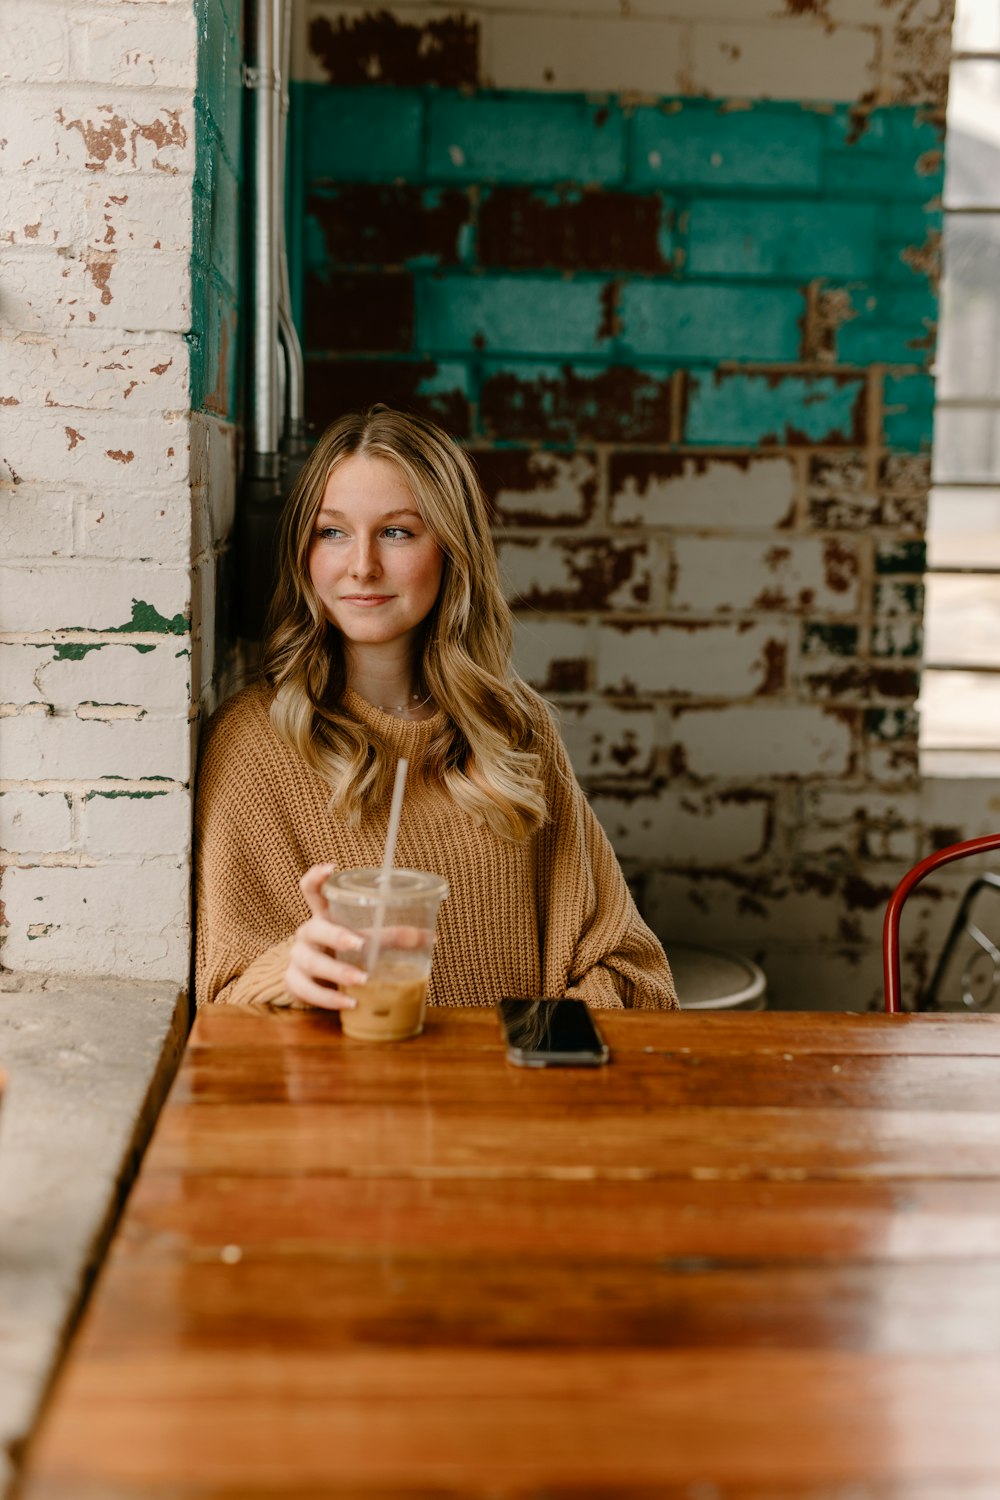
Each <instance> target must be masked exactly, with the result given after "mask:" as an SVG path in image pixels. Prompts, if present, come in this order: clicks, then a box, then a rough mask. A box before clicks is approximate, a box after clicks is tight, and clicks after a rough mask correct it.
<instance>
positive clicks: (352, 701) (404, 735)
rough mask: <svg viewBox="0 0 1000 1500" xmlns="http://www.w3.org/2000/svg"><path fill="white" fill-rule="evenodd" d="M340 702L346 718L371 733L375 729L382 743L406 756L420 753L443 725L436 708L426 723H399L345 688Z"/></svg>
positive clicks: (393, 715)
mask: <svg viewBox="0 0 1000 1500" xmlns="http://www.w3.org/2000/svg"><path fill="white" fill-rule="evenodd" d="M341 702H342V704H343V706H344V708H345V709H346V710H347V712H348V713H349V714H352V715H353V716H354V718H355V719H358V720H360V722H361V723H362V724H367V725H368V726H369V728H371V729H377V730H378V733H379V735H380V736H381V738H382V739H384V740H388V741H389V742H390V744H392V745H393V746H395V748H396V749H398V750H399V752H400V754H401V755H405V754H406V753H407V751H408V750H411V749H423V748H424V747H425V746H427V745H429V744H430V742H431V740H432V739H433V738H434V736H435V735H436V734H438V733H439V732H440V730H441V728H442V726H443V725H444V722H445V715H444V713H443V711H442V710H441V709H440V708H439V709H438V710H437V711H436V712H435V713H433V714H432V715H431V717H430V718H429V719H401V718H399V717H398V715H396V714H387V713H386V712H385V710H384V709H382V708H379V707H378V706H377V705H376V704H374V703H369V702H368V700H367V698H362V696H361V694H360V693H356V692H355V691H354V689H353V688H345V689H344V693H343V696H342V698H341Z"/></svg>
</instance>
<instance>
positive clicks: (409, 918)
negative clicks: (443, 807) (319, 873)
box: [323, 869, 448, 1042]
mask: <svg viewBox="0 0 1000 1500" xmlns="http://www.w3.org/2000/svg"><path fill="white" fill-rule="evenodd" d="M447 894H448V882H447V881H446V880H443V879H442V877H441V876H440V875H432V874H430V873H428V872H427V871H426V870H396V869H394V870H392V871H391V872H390V874H389V877H388V880H386V878H385V877H384V876H383V874H382V871H381V870H375V869H371V870H337V871H336V872H335V873H334V874H333V875H330V876H329V877H328V878H327V879H326V880H325V881H324V882H323V895H324V896H325V898H326V903H327V907H328V909H329V913H330V920H331V922H335V923H336V924H337V925H338V927H349V928H351V929H352V931H354V932H357V933H359V934H360V935H361V936H362V937H363V938H364V939H365V946H364V948H362V949H357V948H343V949H338V951H337V957H338V958H339V959H342V960H343V961H344V962H345V963H349V964H352V965H353V966H354V968H356V969H365V970H366V971H367V973H368V982H367V983H366V984H359V985H355V986H350V985H345V986H344V991H345V993H346V994H348V995H351V996H352V997H353V999H354V1000H356V1001H357V1005H356V1007H355V1008H354V1009H353V1010H342V1011H341V1012H340V1020H341V1025H342V1026H343V1029H344V1033H345V1035H347V1036H350V1037H356V1038H358V1039H359V1040H360V1041H365V1042H399V1041H403V1040H404V1039H405V1038H406V1037H411V1036H416V1035H417V1034H418V1033H419V1032H420V1031H422V1030H423V1025H424V1010H425V1008H426V1005H427V983H428V980H429V978H430V972H431V959H432V957H433V954H434V928H435V924H436V922H437V913H438V907H439V906H440V904H441V902H442V901H443V900H444V899H445V897H446V896H447ZM380 913H381V914H380ZM376 929H377V931H376Z"/></svg>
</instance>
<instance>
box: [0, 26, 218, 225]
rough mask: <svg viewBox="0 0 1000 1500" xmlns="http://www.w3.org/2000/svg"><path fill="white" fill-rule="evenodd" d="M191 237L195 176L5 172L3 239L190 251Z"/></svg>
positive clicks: (0, 214) (1, 180)
mask: <svg viewBox="0 0 1000 1500" xmlns="http://www.w3.org/2000/svg"><path fill="white" fill-rule="evenodd" d="M155 3H163V0H155ZM2 159H3V158H2V156H0V161H2ZM95 177H96V180H95ZM191 237H192V214H191V180H190V178H189V177H186V176H181V175H180V174H177V175H173V176H171V175H159V176H156V177H151V176H150V177H144V176H141V175H140V174H139V173H136V174H135V175H133V176H131V177H130V178H129V180H128V181H127V182H122V181H120V180H117V179H115V180H114V181H110V182H109V181H108V180H107V178H106V177H105V175H104V174H103V173H97V174H94V173H90V172H88V173H87V175H86V176H85V177H84V176H83V175H82V174H81V175H78V176H71V175H68V174H67V173H65V172H61V173H58V174H56V173H54V172H51V171H50V172H48V173H38V174H32V173H24V174H23V175H18V176H15V175H14V174H13V173H9V174H5V175H0V243H4V244H10V245H25V246H41V245H92V246H95V247H97V248H99V249H114V250H118V251H121V250H164V251H168V252H169V251H174V252H175V253H177V254H190V250H191Z"/></svg>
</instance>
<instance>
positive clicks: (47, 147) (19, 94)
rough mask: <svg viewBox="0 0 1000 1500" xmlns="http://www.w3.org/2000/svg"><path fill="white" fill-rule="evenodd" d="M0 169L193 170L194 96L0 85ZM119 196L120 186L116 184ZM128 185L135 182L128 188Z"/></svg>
mask: <svg viewBox="0 0 1000 1500" xmlns="http://www.w3.org/2000/svg"><path fill="white" fill-rule="evenodd" d="M0 142H2V144H0V172H20V171H23V170H24V169H25V168H27V167H32V168H33V169H34V170H35V171H36V172H46V171H53V170H56V171H62V172H67V173H74V172H75V173H82V172H86V173H87V174H88V179H81V178H79V177H78V178H77V181H76V183H75V184H73V188H74V189H78V188H79V186H80V184H81V182H82V181H87V180H90V181H92V182H94V186H95V188H96V190H97V191H98V192H99V191H100V186H98V183H97V181H95V179H96V178H98V176H99V177H101V178H103V177H104V176H111V175H114V176H116V177H118V176H124V175H128V174H135V173H138V172H159V173H165V174H167V175H168V176H173V175H174V174H181V175H186V176H188V177H190V176H191V175H192V174H193V172H194V152H195V116H194V109H193V107H192V105H191V101H190V98H189V97H188V96H187V95H184V94H171V93H170V92H169V91H167V90H158V91H157V93H156V94H155V95H154V96H150V95H148V94H144V93H137V94H134V95H131V96H129V95H128V94H125V93H123V94H120V95H118V96H117V97H116V99H115V102H114V103H113V104H109V103H108V91H107V89H104V88H102V89H100V90H93V91H91V90H81V89H79V88H74V89H73V90H71V91H70V90H67V89H66V88H55V89H52V90H40V89H18V88H10V87H8V88H5V89H0ZM113 187H114V191H115V192H116V193H118V195H119V196H120V191H119V187H118V185H117V184H114V185H113ZM129 191H131V188H129Z"/></svg>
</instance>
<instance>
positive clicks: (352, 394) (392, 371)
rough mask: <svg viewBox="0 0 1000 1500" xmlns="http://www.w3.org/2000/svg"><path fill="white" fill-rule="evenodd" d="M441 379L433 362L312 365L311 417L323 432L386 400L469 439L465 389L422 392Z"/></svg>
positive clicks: (312, 425) (309, 383)
mask: <svg viewBox="0 0 1000 1500" xmlns="http://www.w3.org/2000/svg"><path fill="white" fill-rule="evenodd" d="M436 374H437V365H436V364H435V363H434V361H433V360H430V359H427V360H419V361H415V362H412V363H411V362H409V361H407V362H404V361H402V360H375V359H373V360H358V359H346V360H320V359H311V360H309V362H308V369H307V378H306V418H307V421H308V423H309V426H310V428H311V429H312V430H313V431H314V432H317V433H319V432H321V431H322V430H323V429H324V428H325V427H326V426H328V425H329V423H330V422H333V421H334V420H335V419H336V418H337V417H339V416H342V415H343V413H344V412H348V411H358V410H360V409H363V408H364V407H367V406H372V405H374V404H375V402H377V401H383V402H385V404H386V405H387V406H392V407H395V408H396V409H397V410H398V411H408V412H413V413H414V414H415V415H416V416H419V417H429V418H430V419H431V421H433V422H438V423H439V424H440V425H441V426H442V427H444V428H445V429H446V430H447V431H448V432H451V433H454V434H455V435H456V436H458V437H465V436H468V433H469V423H470V412H469V402H468V399H467V397H466V395H465V392H464V391H463V390H461V389H457V388H456V389H454V390H435V391H434V392H433V393H427V392H426V391H422V390H421V389H420V387H421V386H422V385H423V384H424V383H425V382H427V381H430V380H432V379H433V378H434V376H435V375H436Z"/></svg>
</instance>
